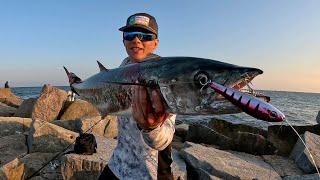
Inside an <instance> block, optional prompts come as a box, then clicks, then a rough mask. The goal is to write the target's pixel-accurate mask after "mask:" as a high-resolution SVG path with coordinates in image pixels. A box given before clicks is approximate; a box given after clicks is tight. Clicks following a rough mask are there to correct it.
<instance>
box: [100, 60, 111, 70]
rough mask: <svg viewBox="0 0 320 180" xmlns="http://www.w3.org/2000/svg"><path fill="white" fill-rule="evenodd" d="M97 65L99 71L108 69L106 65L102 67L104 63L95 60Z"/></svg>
mask: <svg viewBox="0 0 320 180" xmlns="http://www.w3.org/2000/svg"><path fill="white" fill-rule="evenodd" d="M97 63H98V65H99V69H100V72H101V71H109V70H108V69H107V68H106V67H104V65H102V64H101V63H100V62H99V61H97Z"/></svg>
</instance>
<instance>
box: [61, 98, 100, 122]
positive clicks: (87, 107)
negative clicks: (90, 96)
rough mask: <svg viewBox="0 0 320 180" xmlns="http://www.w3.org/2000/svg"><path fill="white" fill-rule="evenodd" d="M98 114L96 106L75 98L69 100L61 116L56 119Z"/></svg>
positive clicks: (78, 117) (71, 118)
mask: <svg viewBox="0 0 320 180" xmlns="http://www.w3.org/2000/svg"><path fill="white" fill-rule="evenodd" d="M95 116H100V113H99V111H98V109H97V108H96V107H94V106H93V105H92V104H91V103H89V102H87V101H84V100H81V99H76V100H75V101H73V102H71V104H70V105H68V107H67V108H66V109H65V110H64V112H63V114H62V116H61V117H60V118H58V119H60V120H74V119H80V118H83V117H95Z"/></svg>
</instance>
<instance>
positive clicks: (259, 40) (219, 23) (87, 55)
mask: <svg viewBox="0 0 320 180" xmlns="http://www.w3.org/2000/svg"><path fill="white" fill-rule="evenodd" d="M319 7H320V1H318V0H282V1H278V0H269V1H262V0H256V1H252V0H251V1H249V0H238V1H231V0H225V1H220V0H219V1H218V0H207V1H200V0H199V1H194V0H179V1H178V0H177V1H172V0H171V1H169V0H163V1H150V0H145V1H138V0H136V1H132V0H127V1H119V0H118V1H111V0H110V1H105V0H91V1H87V0H68V1H63V0H46V1H43V0H28V1H25V0H20V1H16V0H10V1H8V0H7V1H5V0H0V28H1V29H0V86H1V83H3V84H4V83H5V81H7V80H8V81H9V85H10V86H14V87H29V86H42V85H44V84H51V85H56V86H60V85H68V82H67V78H66V75H65V72H64V70H63V68H62V66H66V67H68V68H69V70H71V71H73V72H75V73H76V74H77V75H78V76H79V77H81V78H82V79H86V78H88V77H89V76H91V75H94V74H95V73H97V71H98V66H97V64H96V60H97V59H99V60H100V61H101V62H102V63H103V64H104V65H105V66H106V67H108V68H116V67H118V66H119V65H120V63H121V61H122V59H124V58H125V57H126V52H125V49H124V47H123V43H122V34H121V32H120V31H118V28H120V27H121V26H123V25H125V22H126V19H127V17H128V16H130V15H131V14H134V13H136V12H147V13H150V14H152V15H153V16H155V17H156V19H157V22H158V25H159V39H160V44H159V47H158V49H157V51H156V53H157V54H159V55H161V56H192V57H202V58H209V59H215V60H219V61H223V62H228V63H232V64H236V65H241V66H250V67H257V68H260V69H262V70H263V71H264V74H262V75H260V76H258V77H257V78H256V79H255V80H254V81H253V85H254V88H255V89H264V90H277V91H300V92H317V93H320V70H319V68H320V20H319V19H320V11H319Z"/></svg>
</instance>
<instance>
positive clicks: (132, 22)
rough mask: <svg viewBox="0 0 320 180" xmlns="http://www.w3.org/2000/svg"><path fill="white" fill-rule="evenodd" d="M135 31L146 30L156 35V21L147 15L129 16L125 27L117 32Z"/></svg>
mask: <svg viewBox="0 0 320 180" xmlns="http://www.w3.org/2000/svg"><path fill="white" fill-rule="evenodd" d="M136 29H142V30H147V31H149V32H152V33H154V34H156V35H158V24H157V21H156V19H155V18H154V17H153V16H151V15H150V14H147V13H136V14H133V15H131V16H129V17H128V19H127V23H126V25H125V26H123V27H121V28H119V31H123V32H128V31H132V30H136Z"/></svg>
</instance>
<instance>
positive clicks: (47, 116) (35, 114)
mask: <svg viewBox="0 0 320 180" xmlns="http://www.w3.org/2000/svg"><path fill="white" fill-rule="evenodd" d="M66 99H67V92H65V91H64V90H61V89H58V88H56V87H52V86H50V85H44V86H43V88H42V91H41V94H40V96H39V98H38V99H37V100H36V102H35V104H34V107H33V110H32V115H31V117H32V119H41V120H44V121H48V122H51V121H53V120H55V119H57V117H58V115H59V113H60V111H61V109H62V108H63V105H64V103H65V101H66Z"/></svg>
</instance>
